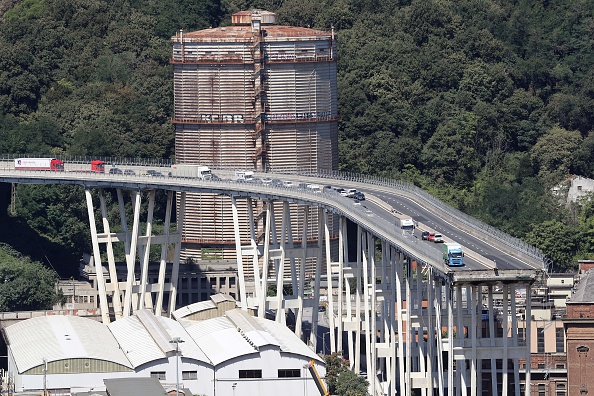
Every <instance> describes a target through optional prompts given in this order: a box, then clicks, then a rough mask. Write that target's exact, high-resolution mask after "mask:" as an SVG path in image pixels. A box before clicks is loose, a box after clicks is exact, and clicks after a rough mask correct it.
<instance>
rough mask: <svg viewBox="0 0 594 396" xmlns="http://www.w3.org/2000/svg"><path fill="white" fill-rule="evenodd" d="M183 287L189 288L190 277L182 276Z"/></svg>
mask: <svg viewBox="0 0 594 396" xmlns="http://www.w3.org/2000/svg"><path fill="white" fill-rule="evenodd" d="M181 288H182V289H187V288H188V278H182V279H181Z"/></svg>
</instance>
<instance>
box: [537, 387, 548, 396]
mask: <svg viewBox="0 0 594 396" xmlns="http://www.w3.org/2000/svg"><path fill="white" fill-rule="evenodd" d="M538 396H547V386H546V385H545V384H538Z"/></svg>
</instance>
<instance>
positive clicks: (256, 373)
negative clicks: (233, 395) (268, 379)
mask: <svg viewBox="0 0 594 396" xmlns="http://www.w3.org/2000/svg"><path fill="white" fill-rule="evenodd" d="M239 378H262V370H239Z"/></svg>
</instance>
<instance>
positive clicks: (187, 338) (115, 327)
mask: <svg viewBox="0 0 594 396" xmlns="http://www.w3.org/2000/svg"><path fill="white" fill-rule="evenodd" d="M4 337H5V340H6V342H7V345H8V360H9V372H10V374H11V376H12V378H13V381H14V389H15V391H16V392H17V393H18V392H36V391H37V392H39V391H42V390H43V389H48V390H50V391H53V393H54V394H56V393H60V394H69V393H73V392H74V393H76V392H81V391H86V390H91V389H93V390H95V391H97V390H105V384H104V382H103V380H104V379H110V378H126V377H128V378H132V377H135V378H143V377H150V378H157V379H158V380H159V381H160V382H161V384H162V385H163V387H164V388H165V389H167V390H174V389H175V388H176V386H179V387H180V388H182V387H183V388H187V389H190V390H191V391H192V393H194V394H201V395H208V396H214V395H215V394H216V395H217V396H224V395H229V396H232V395H233V393H234V391H235V389H237V391H238V392H239V391H241V393H242V394H265V393H269V392H275V393H276V392H282V393H283V395H286V396H289V395H292V394H295V395H303V394H304V392H307V393H308V394H315V393H316V392H317V388H316V385H315V383H314V381H313V379H312V377H311V375H308V371H307V363H308V362H309V361H310V360H312V359H313V360H314V361H315V362H316V364H318V365H319V366H318V368H319V370H320V372H321V374H322V375H323V374H324V373H325V370H324V367H323V361H321V359H320V358H319V357H318V356H317V355H316V354H315V353H313V352H312V351H311V350H310V349H309V348H308V347H307V346H306V345H305V344H303V343H302V342H301V341H300V340H299V339H298V338H297V337H296V336H295V334H294V333H293V332H291V330H289V329H288V328H287V327H285V326H282V325H281V324H279V323H276V322H273V321H270V320H267V319H262V318H257V317H253V316H251V315H250V314H248V313H247V312H245V311H243V310H240V309H231V310H227V311H226V312H224V313H223V314H222V316H219V317H214V318H211V319H206V320H200V321H196V320H188V319H180V320H179V321H176V320H173V319H170V318H166V317H161V316H155V315H154V314H152V313H151V312H150V311H149V310H140V311H137V312H136V313H135V314H134V315H132V316H130V317H127V318H123V319H120V320H117V321H115V322H112V323H111V324H109V325H104V324H102V323H99V322H96V321H94V320H91V319H86V318H81V317H76V316H43V317H37V318H32V319H28V320H25V321H22V322H19V323H16V324H13V325H11V326H8V327H7V328H5V329H4ZM178 381H179V382H178Z"/></svg>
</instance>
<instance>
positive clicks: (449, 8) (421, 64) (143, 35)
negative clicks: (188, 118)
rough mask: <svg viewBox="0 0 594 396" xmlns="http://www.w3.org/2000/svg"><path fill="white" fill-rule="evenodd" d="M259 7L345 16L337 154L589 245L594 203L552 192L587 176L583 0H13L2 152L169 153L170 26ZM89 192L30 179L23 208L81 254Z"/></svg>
mask: <svg viewBox="0 0 594 396" xmlns="http://www.w3.org/2000/svg"><path fill="white" fill-rule="evenodd" d="M250 8H262V9H267V10H270V11H274V12H277V13H278V15H279V18H280V21H281V23H282V24H287V25H299V26H310V27H315V28H320V29H330V28H331V27H334V29H335V31H336V32H337V37H338V48H339V56H340V59H339V112H340V114H341V122H340V143H339V146H340V168H341V169H342V170H349V171H354V172H361V173H370V174H382V175H384V176H391V177H394V178H403V179H407V180H409V181H412V182H414V183H416V184H417V185H419V186H421V187H423V188H425V189H427V190H429V191H431V192H432V193H433V194H435V195H437V196H439V197H440V198H442V199H444V200H445V201H447V202H449V203H451V204H452V205H454V206H456V207H459V208H460V209H462V210H463V211H465V212H467V213H469V214H472V215H474V216H476V217H478V218H481V219H482V220H484V221H486V222H488V223H490V224H492V225H494V226H496V227H498V228H500V229H502V230H504V231H506V232H508V233H510V234H512V235H514V236H517V237H520V238H522V239H524V240H526V241H527V242H530V243H534V244H536V245H537V246H539V247H541V248H542V249H543V250H544V251H545V253H546V254H547V255H548V256H549V257H550V258H551V259H552V260H553V262H554V267H553V268H554V270H557V271H559V270H562V269H565V268H567V267H571V266H573V265H575V263H576V260H577V259H578V258H594V216H593V214H594V204H592V203H585V204H583V205H574V206H572V207H570V208H566V207H565V206H564V205H560V203H559V202H558V200H557V199H556V198H554V197H553V196H552V195H551V194H550V189H551V187H553V186H554V185H556V184H557V183H559V182H560V181H562V180H563V179H564V177H565V176H566V175H568V174H578V175H582V176H585V177H590V178H594V134H591V133H590V131H591V130H592V129H593V128H592V125H593V121H594V48H593V47H592V40H591V38H592V37H593V36H594V7H592V3H591V1H588V0H564V1H561V0H550V1H541V2H535V1H528V0H518V1H509V0H505V1H504V0H451V1H449V0H413V1H405V0H401V1H397V0H383V1H370V0H357V1H355V0H285V1H283V0H269V1H250V0H223V1H207V0H195V1H192V0H171V1H167V2H164V1H158V0H128V1H123V0H114V1H107V0H105V1H102V0H24V1H14V0H13V1H2V2H0V13H2V15H1V23H0V64H1V67H0V73H1V74H0V153H12V154H18V153H27V154H38V155H48V154H53V155H62V154H68V155H70V154H72V155H94V156H122V157H147V158H173V157H174V154H175V153H174V150H173V126H172V124H171V122H170V118H171V115H172V101H173V88H172V87H173V84H172V68H171V66H170V65H169V56H170V53H171V43H170V41H169V38H170V37H171V36H172V35H174V34H175V32H176V31H177V30H179V29H181V28H183V29H184V30H185V31H188V30H198V29H202V28H207V27H210V26H219V25H224V24H228V23H229V22H230V15H231V14H232V13H234V12H236V11H239V10H245V9H250ZM7 188H8V187H5V188H4V190H3V194H4V195H6V194H7V190H6V189H7ZM78 194H80V193H79V192H78V191H75V188H74V187H47V186H45V187H44V188H43V189H36V188H35V187H28V186H19V187H18V196H19V201H18V205H17V215H18V216H20V217H21V219H22V220H23V223H24V224H27V225H28V227H31V228H32V229H33V230H35V231H36V232H38V233H39V234H41V235H42V237H43V238H45V239H46V240H47V241H49V242H51V243H52V244H58V245H59V246H61V247H62V248H63V249H64V252H68V253H69V254H71V255H73V256H76V255H77V254H79V253H80V252H82V251H83V250H86V251H88V249H89V247H88V237H87V234H86V233H85V229H86V226H85V224H86V220H85V213H84V208H81V206H80V205H83V204H84V202H83V200H82V199H80V201H78V199H79V198H80V197H77V195H78ZM50 202H51V204H49V203H50ZM42 203H45V204H42ZM81 209H82V210H81ZM2 216H6V214H5V213H2ZM0 237H1V236H0ZM34 250H35V249H33V248H31V252H28V251H24V252H23V253H25V254H32V255H34V254H35V252H34Z"/></svg>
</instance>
